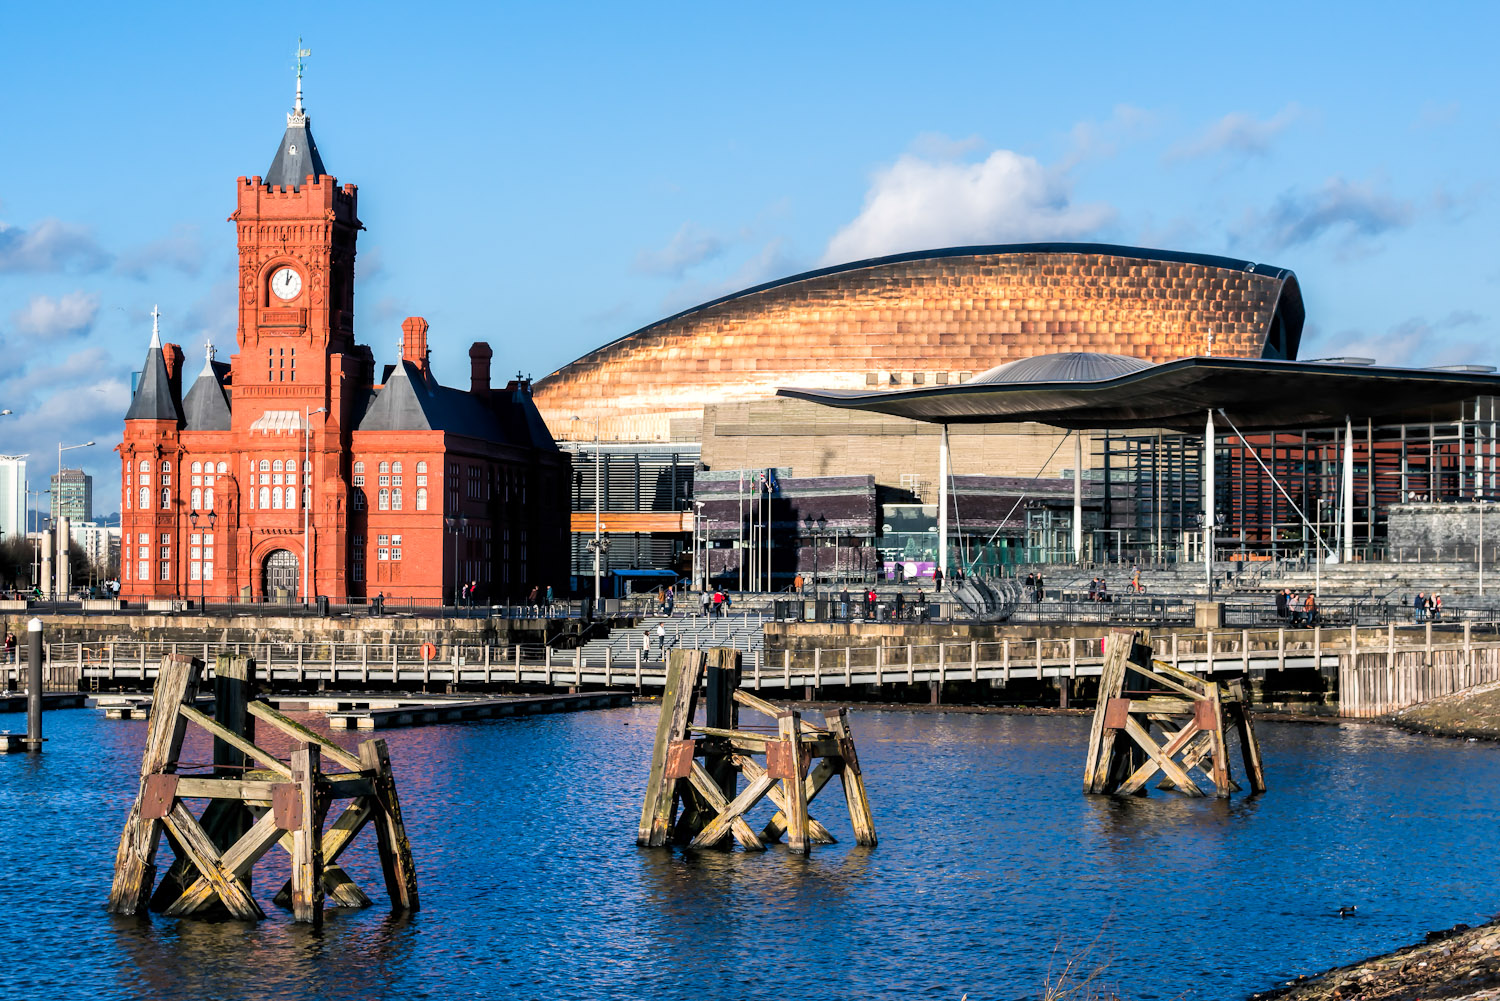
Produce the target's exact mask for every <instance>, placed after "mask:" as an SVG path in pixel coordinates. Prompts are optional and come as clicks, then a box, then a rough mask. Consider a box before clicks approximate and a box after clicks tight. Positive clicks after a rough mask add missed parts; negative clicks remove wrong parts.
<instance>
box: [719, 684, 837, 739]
mask: <svg viewBox="0 0 1500 1001" xmlns="http://www.w3.org/2000/svg"><path fill="white" fill-rule="evenodd" d="M734 701H736V702H738V703H739V704H740V705H742V706H744V707H745V708H746V709H754V710H755V711H756V712H758V713H760V714H761V715H763V716H769V717H771V718H772V719H775V718H776V717H778V716H780V715H781V714H782V713H784V712H786V710H785V709H783V708H782V707H781V706H778V705H776V704H774V703H771V702H767V701H766V700H765V699H763V698H761V697H759V696H758V695H752V694H750V693H749V692H746V691H743V690H741V689H738V688H737V689H735V692H734ZM802 729H804V730H812V731H815V732H816V731H817V730H818V727H816V726H814V725H813V724H812V723H811V722H809V721H808V720H803V721H802Z"/></svg>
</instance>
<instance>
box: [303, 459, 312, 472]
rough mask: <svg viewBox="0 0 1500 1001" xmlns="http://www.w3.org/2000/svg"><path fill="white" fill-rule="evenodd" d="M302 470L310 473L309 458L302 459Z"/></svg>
mask: <svg viewBox="0 0 1500 1001" xmlns="http://www.w3.org/2000/svg"><path fill="white" fill-rule="evenodd" d="M302 471H303V472H304V473H310V472H312V460H311V459H308V460H306V461H304V462H303V463H302Z"/></svg>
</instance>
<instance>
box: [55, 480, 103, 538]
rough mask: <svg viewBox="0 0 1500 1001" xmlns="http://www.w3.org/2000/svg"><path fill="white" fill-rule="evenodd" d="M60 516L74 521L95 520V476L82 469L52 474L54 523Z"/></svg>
mask: <svg viewBox="0 0 1500 1001" xmlns="http://www.w3.org/2000/svg"><path fill="white" fill-rule="evenodd" d="M59 518H67V519H68V521H69V522H74V523H82V522H85V521H93V520H94V478H93V477H92V476H90V475H89V474H88V473H85V472H84V471H83V470H81V469H64V470H63V471H62V472H61V473H55V474H53V476H52V524H54V525H56V524H57V523H58V521H57V519H59Z"/></svg>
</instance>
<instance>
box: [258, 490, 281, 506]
mask: <svg viewBox="0 0 1500 1001" xmlns="http://www.w3.org/2000/svg"><path fill="white" fill-rule="evenodd" d="M279 492H280V491H278V493H279ZM270 506H271V488H270V487H261V488H260V509H261V510H262V511H264V510H265V509H266V508H268V507H270Z"/></svg>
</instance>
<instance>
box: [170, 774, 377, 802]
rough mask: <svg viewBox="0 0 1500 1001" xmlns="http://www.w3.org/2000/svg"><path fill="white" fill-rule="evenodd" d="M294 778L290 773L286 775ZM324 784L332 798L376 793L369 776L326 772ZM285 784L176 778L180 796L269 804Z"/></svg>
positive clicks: (247, 780) (192, 777) (242, 780)
mask: <svg viewBox="0 0 1500 1001" xmlns="http://www.w3.org/2000/svg"><path fill="white" fill-rule="evenodd" d="M287 778H288V779H290V778H291V776H290V775H288V776H287ZM322 778H323V779H325V780H326V783H324V787H325V788H326V789H327V792H328V795H329V796H330V798H332V799H354V798H355V797H357V796H373V795H374V794H375V780H374V779H372V778H371V777H369V776H368V775H324V776H322ZM283 784H284V783H279V782H267V781H258V780H253V779H210V778H199V777H196V776H183V777H182V778H180V779H178V780H177V795H178V796H179V797H181V798H182V799H241V800H246V801H247V802H254V803H269V802H270V801H271V795H272V790H274V789H275V787H276V786H278V785H283Z"/></svg>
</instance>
